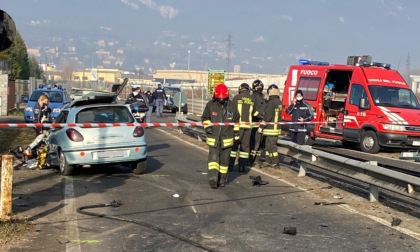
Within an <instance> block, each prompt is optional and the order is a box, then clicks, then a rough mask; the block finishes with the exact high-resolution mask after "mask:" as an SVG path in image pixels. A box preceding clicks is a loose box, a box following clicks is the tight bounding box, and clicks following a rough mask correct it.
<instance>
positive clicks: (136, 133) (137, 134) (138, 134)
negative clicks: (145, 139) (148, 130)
mask: <svg viewBox="0 0 420 252" xmlns="http://www.w3.org/2000/svg"><path fill="white" fill-rule="evenodd" d="M143 135H144V129H143V127H141V126H137V127H136V128H135V129H134V131H133V136H134V137H142V136H143Z"/></svg>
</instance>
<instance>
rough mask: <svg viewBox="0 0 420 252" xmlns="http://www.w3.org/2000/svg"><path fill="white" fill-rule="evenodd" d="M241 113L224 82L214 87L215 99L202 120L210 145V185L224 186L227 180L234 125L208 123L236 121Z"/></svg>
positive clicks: (208, 105)
mask: <svg viewBox="0 0 420 252" xmlns="http://www.w3.org/2000/svg"><path fill="white" fill-rule="evenodd" d="M238 120H239V114H238V113H237V111H236V110H235V107H234V106H233V103H232V102H231V101H229V89H228V88H227V86H226V85H225V84H223V83H220V84H219V85H217V86H216V87H215V89H214V93H213V99H212V100H210V101H209V102H208V103H207V104H206V107H205V109H204V111H203V115H202V116H201V121H202V122H203V124H204V129H205V131H206V143H207V145H208V146H209V156H208V173H207V174H208V180H209V184H210V187H211V188H213V189H216V188H217V187H218V186H220V187H224V186H225V184H226V182H227V172H228V165H229V155H230V152H231V149H232V146H233V142H234V139H233V138H234V135H233V126H232V125H223V126H212V125H206V124H208V123H213V122H236V121H238Z"/></svg>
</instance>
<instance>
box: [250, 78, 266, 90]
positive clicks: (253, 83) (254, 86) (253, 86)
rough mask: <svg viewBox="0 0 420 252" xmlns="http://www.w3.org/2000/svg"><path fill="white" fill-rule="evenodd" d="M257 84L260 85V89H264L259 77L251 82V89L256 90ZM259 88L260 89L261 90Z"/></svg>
mask: <svg viewBox="0 0 420 252" xmlns="http://www.w3.org/2000/svg"><path fill="white" fill-rule="evenodd" d="M258 86H261V87H262V89H264V84H263V82H262V81H260V80H259V79H256V80H254V81H253V82H252V89H254V90H256V89H257V87H258ZM262 89H261V90H262Z"/></svg>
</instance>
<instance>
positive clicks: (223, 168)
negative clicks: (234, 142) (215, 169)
mask: <svg viewBox="0 0 420 252" xmlns="http://www.w3.org/2000/svg"><path fill="white" fill-rule="evenodd" d="M219 172H220V173H223V174H226V173H227V172H228V167H227V166H222V165H221V166H220V168H219Z"/></svg>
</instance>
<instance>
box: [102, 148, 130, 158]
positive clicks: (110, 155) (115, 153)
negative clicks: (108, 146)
mask: <svg viewBox="0 0 420 252" xmlns="http://www.w3.org/2000/svg"><path fill="white" fill-rule="evenodd" d="M113 157H124V151H123V150H118V151H98V158H113Z"/></svg>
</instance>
